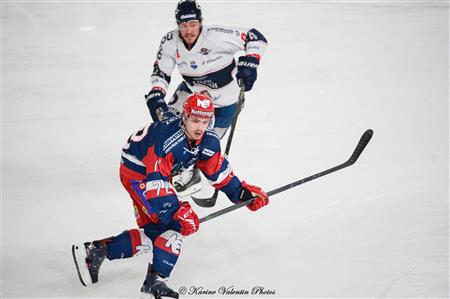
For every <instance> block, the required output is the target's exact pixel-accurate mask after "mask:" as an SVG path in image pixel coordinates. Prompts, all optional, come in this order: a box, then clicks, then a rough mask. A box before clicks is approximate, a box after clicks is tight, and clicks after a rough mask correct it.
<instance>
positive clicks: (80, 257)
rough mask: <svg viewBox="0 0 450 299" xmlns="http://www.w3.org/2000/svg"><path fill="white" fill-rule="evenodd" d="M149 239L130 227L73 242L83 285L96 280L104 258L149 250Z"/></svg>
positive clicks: (137, 253)
mask: <svg viewBox="0 0 450 299" xmlns="http://www.w3.org/2000/svg"><path fill="white" fill-rule="evenodd" d="M151 249H152V242H151V240H150V239H149V238H148V237H147V236H146V235H145V234H144V232H143V231H142V230H140V229H130V230H126V231H124V232H122V233H121V234H119V235H117V236H113V237H109V238H105V239H101V240H95V241H90V242H85V243H83V244H75V245H73V246H72V254H73V258H74V262H75V266H76V268H77V271H78V276H79V278H80V281H81V283H82V284H83V285H85V286H86V285H90V284H93V283H97V282H98V275H99V273H100V267H101V265H102V263H103V261H104V260H105V259H108V260H115V259H123V258H129V257H132V256H136V255H139V254H143V253H147V252H150V251H151Z"/></svg>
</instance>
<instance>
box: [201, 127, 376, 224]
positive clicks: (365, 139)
mask: <svg viewBox="0 0 450 299" xmlns="http://www.w3.org/2000/svg"><path fill="white" fill-rule="evenodd" d="M372 136H373V131H372V130H371V129H369V130H367V131H365V132H364V134H363V135H362V136H361V138H360V140H359V142H358V144H357V145H356V148H355V150H354V151H353V153H352V155H351V157H350V158H349V159H348V160H347V161H345V162H344V163H341V164H339V165H337V166H334V167H332V168H329V169H327V170H324V171H321V172H318V173H316V174H313V175H310V176H308V177H306V178H303V179H300V180H297V181H295V182H292V183H290V184H287V185H284V186H281V187H279V188H277V189H274V190H271V191H269V192H267V195H268V196H269V197H270V196H272V195H275V194H278V193H281V192H283V191H286V190H289V189H291V188H293V187H296V186H298V185H301V184H304V183H306V182H309V181H312V180H315V179H318V178H320V177H322V176H325V175H327V174H330V173H333V172H335V171H338V170H340V169H343V168H346V167H348V166H351V165H353V164H354V163H355V162H356V160H358V158H359V156H360V155H361V153H362V152H363V151H364V149H365V148H366V146H367V144H368V143H369V141H370V139H371V138H372ZM255 198H256V197H253V198H251V199H249V200H246V201H244V202H241V203H238V204H235V205H232V206H230V207H228V208H225V209H222V210H219V211H217V212H214V213H212V214H209V215H207V216H205V217H203V218H201V219H200V223H202V222H205V221H208V220H211V219H213V218H216V217H219V216H221V215H223V214H227V213H229V212H231V211H234V210H237V209H240V208H242V207H244V206H246V205H248V204H251V203H252V201H253V200H254V199H255Z"/></svg>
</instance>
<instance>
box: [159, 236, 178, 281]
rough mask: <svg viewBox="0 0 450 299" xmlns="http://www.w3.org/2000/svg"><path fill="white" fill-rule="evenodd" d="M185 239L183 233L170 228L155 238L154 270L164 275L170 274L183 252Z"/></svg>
mask: <svg viewBox="0 0 450 299" xmlns="http://www.w3.org/2000/svg"><path fill="white" fill-rule="evenodd" d="M183 239H184V237H183V235H182V234H180V233H179V232H177V231H174V230H168V231H166V232H164V233H162V234H161V235H159V236H158V237H157V238H156V239H155V242H154V246H155V248H154V249H153V271H155V272H157V273H159V274H161V276H163V277H169V276H170V273H171V272H172V270H173V268H174V267H175V264H176V262H177V260H178V256H179V255H180V253H181V245H182V244H183Z"/></svg>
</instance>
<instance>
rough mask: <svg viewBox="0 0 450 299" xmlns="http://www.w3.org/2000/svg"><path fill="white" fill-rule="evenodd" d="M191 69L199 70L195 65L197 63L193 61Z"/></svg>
mask: <svg viewBox="0 0 450 299" xmlns="http://www.w3.org/2000/svg"><path fill="white" fill-rule="evenodd" d="M191 68H193V69H194V70H196V69H197V68H198V65H197V63H195V61H191Z"/></svg>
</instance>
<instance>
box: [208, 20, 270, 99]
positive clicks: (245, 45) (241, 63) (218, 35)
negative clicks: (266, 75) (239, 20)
mask: <svg viewBox="0 0 450 299" xmlns="http://www.w3.org/2000/svg"><path fill="white" fill-rule="evenodd" d="M207 34H208V37H209V38H210V39H211V40H213V41H215V42H216V43H217V44H218V45H219V46H221V47H222V48H223V49H224V50H226V51H230V52H232V53H236V52H239V51H244V52H245V55H242V56H240V57H239V59H238V63H237V73H236V78H237V79H238V83H239V84H241V83H242V84H243V85H244V87H245V91H249V90H251V89H252V87H253V84H254V83H255V81H256V78H257V68H258V66H259V62H260V60H261V58H262V56H263V55H264V52H265V50H266V48H267V39H266V38H265V36H264V35H263V34H262V33H261V32H260V31H258V30H257V29H255V28H251V29H243V28H231V27H221V26H211V27H208V29H207Z"/></svg>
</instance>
